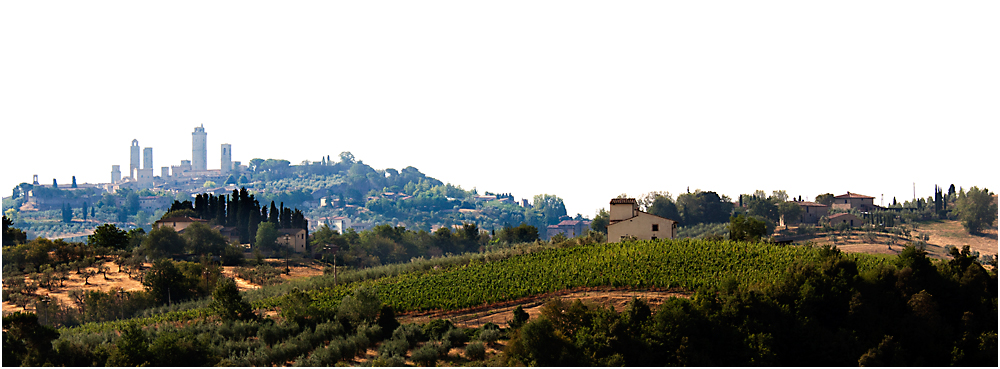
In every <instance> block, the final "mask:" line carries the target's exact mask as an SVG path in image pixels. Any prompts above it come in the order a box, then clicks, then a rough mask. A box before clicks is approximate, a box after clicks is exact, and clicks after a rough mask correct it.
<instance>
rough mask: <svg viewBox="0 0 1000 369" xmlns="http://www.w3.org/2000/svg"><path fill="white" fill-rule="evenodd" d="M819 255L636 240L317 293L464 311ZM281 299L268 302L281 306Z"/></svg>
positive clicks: (709, 279)
mask: <svg viewBox="0 0 1000 369" xmlns="http://www.w3.org/2000/svg"><path fill="white" fill-rule="evenodd" d="M818 253H819V249H815V248H808V247H788V246H775V245H769V244H762V243H743V242H730V241H722V242H713V241H705V240H693V239H686V240H676V241H668V240H660V241H636V242H628V243H616V244H594V245H587V246H580V247H572V248H563V249H550V250H543V251H539V252H535V253H531V254H526V255H518V256H514V257H510V258H507V259H503V260H499V261H493V262H483V261H478V260H472V261H471V262H469V263H467V264H463V265H454V266H451V267H446V268H442V269H438V270H429V271H426V272H413V273H406V274H401V275H397V276H393V277H387V278H382V279H378V280H368V281H359V282H355V283H351V284H347V285H341V286H337V287H333V288H322V289H317V290H313V291H311V294H312V297H313V300H314V301H315V303H316V304H317V307H319V308H321V309H332V308H333V307H334V306H335V305H336V304H337V303H338V302H339V301H340V300H341V299H342V298H343V297H344V296H346V295H347V294H348V293H349V291H351V290H353V289H354V288H356V287H357V286H358V285H361V284H365V285H371V286H374V287H376V289H377V290H378V293H379V296H380V297H381V299H382V301H384V302H386V303H387V304H389V305H391V306H393V308H395V309H396V310H397V311H423V310H434V309H444V310H450V309H460V308H467V307H473V306H478V305H483V304H490V303H495V302H501V301H507V300H513V299H518V298H523V297H529V296H533V295H538V294H543V293H548V292H554V291H558V290H562V289H569V288H574V287H596V286H611V287H635V288H648V287H657V288H674V287H677V288H681V289H687V290H696V289H699V288H702V287H715V286H718V285H719V284H720V283H722V282H724V281H726V280H734V281H736V282H738V283H739V284H742V285H748V286H759V285H767V284H771V283H773V282H775V281H777V279H778V278H779V276H780V275H781V273H782V272H783V271H785V270H786V269H787V268H788V266H790V265H792V263H794V262H795V261H796V260H811V259H814V258H816V257H817V256H818ZM845 257H847V258H850V259H853V260H855V261H856V262H857V264H858V267H859V269H860V270H861V271H864V270H867V269H871V268H874V267H877V266H878V265H880V264H883V263H888V262H889V260H890V259H887V258H885V257H882V256H875V255H865V254H851V255H847V256H845ZM279 301H280V300H277V299H270V300H265V301H260V304H259V305H258V306H260V307H271V306H275V305H276V304H277V303H278V302H279Z"/></svg>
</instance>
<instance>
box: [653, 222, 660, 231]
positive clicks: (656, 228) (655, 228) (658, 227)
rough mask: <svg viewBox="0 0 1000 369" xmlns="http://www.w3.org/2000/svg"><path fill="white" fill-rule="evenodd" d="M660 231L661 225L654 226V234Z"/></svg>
mask: <svg viewBox="0 0 1000 369" xmlns="http://www.w3.org/2000/svg"><path fill="white" fill-rule="evenodd" d="M659 230H660V225H659V224H653V232H657V231H659Z"/></svg>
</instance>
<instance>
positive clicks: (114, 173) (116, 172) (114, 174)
mask: <svg viewBox="0 0 1000 369" xmlns="http://www.w3.org/2000/svg"><path fill="white" fill-rule="evenodd" d="M121 181H122V169H121V166H120V165H112V166H111V183H112V184H115V183H118V182H121Z"/></svg>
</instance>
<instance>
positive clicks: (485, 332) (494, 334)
mask: <svg viewBox="0 0 1000 369" xmlns="http://www.w3.org/2000/svg"><path fill="white" fill-rule="evenodd" d="M499 339H500V330H499V329H487V328H486V327H483V329H482V330H480V331H479V340H480V341H482V342H483V343H485V344H487V345H489V344H493V343H494V342H496V341H497V340H499Z"/></svg>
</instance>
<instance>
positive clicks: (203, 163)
mask: <svg viewBox="0 0 1000 369" xmlns="http://www.w3.org/2000/svg"><path fill="white" fill-rule="evenodd" d="M207 140H208V133H205V125H204V124H202V125H201V127H194V132H191V170H193V171H196V172H197V171H206V170H208V146H206V143H207Z"/></svg>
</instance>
